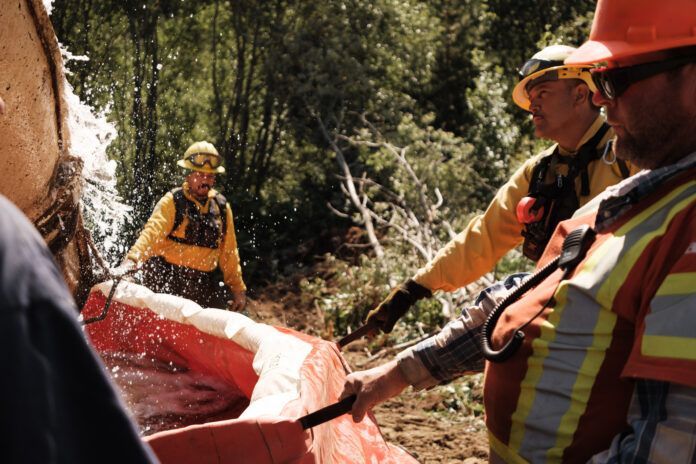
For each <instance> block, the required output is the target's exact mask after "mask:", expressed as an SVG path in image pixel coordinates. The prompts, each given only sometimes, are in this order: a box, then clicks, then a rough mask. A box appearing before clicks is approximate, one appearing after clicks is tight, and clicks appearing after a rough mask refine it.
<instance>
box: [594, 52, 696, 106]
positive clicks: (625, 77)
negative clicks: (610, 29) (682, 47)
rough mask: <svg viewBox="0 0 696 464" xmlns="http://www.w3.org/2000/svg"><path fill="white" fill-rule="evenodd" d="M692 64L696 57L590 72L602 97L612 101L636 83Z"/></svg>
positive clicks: (682, 57) (599, 69)
mask: <svg viewBox="0 0 696 464" xmlns="http://www.w3.org/2000/svg"><path fill="white" fill-rule="evenodd" d="M694 62H696V55H694V56H681V57H676V58H668V59H666V60H662V61H651V62H649V63H642V64H637V65H634V66H626V67H623V68H607V67H604V68H595V69H592V70H591V71H590V72H591V74H592V80H593V81H594V83H595V85H596V86H597V89H599V91H600V92H601V93H602V96H603V97H604V98H606V99H607V100H613V99H615V98H618V97H619V96H620V95H621V94H622V93H624V92H625V91H626V89H628V88H629V87H630V86H631V85H633V84H635V83H636V82H638V81H641V80H643V79H647V78H648V77H652V76H655V75H657V74H660V73H663V72H666V71H671V70H672V69H677V68H679V67H681V66H684V65H686V64H688V63H694Z"/></svg>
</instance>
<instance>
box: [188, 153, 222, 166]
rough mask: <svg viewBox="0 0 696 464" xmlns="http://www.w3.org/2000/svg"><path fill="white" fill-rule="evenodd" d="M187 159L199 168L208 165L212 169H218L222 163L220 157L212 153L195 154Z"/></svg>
mask: <svg viewBox="0 0 696 464" xmlns="http://www.w3.org/2000/svg"><path fill="white" fill-rule="evenodd" d="M186 159H187V160H188V161H189V163H191V164H193V165H194V166H196V167H197V168H202V167H203V166H205V165H206V164H207V165H208V166H210V168H211V169H216V168H218V167H219V166H220V164H221V163H222V160H221V159H220V157H219V156H218V155H214V154H212V153H193V154H191V155H189V157H188V158H186Z"/></svg>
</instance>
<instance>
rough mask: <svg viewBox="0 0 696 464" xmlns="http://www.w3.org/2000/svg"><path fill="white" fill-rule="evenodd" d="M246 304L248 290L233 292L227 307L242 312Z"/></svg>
mask: <svg viewBox="0 0 696 464" xmlns="http://www.w3.org/2000/svg"><path fill="white" fill-rule="evenodd" d="M245 306H246V292H232V299H231V300H230V301H228V302H227V309H228V310H230V311H235V312H240V311H242V310H243V309H244V307H245Z"/></svg>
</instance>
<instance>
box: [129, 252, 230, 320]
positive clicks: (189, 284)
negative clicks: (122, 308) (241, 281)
mask: <svg viewBox="0 0 696 464" xmlns="http://www.w3.org/2000/svg"><path fill="white" fill-rule="evenodd" d="M142 274H143V279H142V280H143V285H145V286H146V287H147V288H149V289H150V290H152V291H153V292H156V293H169V294H170V295H177V296H182V297H184V298H187V299H189V300H191V301H195V302H196V303H198V304H199V305H201V306H202V307H204V308H219V309H225V308H227V302H228V301H229V300H232V299H233V298H234V296H233V295H232V291H231V290H230V289H229V287H228V286H227V285H225V283H224V282H223V281H222V274H221V273H220V272H219V271H218V272H216V271H211V272H203V271H199V270H197V269H191V268H190V267H185V266H176V265H174V264H171V263H168V262H167V261H166V260H165V259H164V258H162V257H161V256H155V257H154V258H150V259H148V260H147V261H145V264H143V269H142Z"/></svg>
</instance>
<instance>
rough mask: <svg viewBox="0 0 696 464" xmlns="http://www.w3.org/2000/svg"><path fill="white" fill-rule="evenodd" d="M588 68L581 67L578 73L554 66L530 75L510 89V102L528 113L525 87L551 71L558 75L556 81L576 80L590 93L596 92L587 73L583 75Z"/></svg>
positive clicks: (575, 70)
mask: <svg viewBox="0 0 696 464" xmlns="http://www.w3.org/2000/svg"><path fill="white" fill-rule="evenodd" d="M589 69H590V66H582V67H580V72H579V73H578V69H577V68H575V67H573V68H570V67H568V66H566V65H562V66H554V67H551V68H545V69H542V70H539V71H537V72H535V73H532V74H530V75H528V76H526V77H525V78H524V79H522V80H521V81H519V82H518V83H517V85H516V86H515V88H514V89H512V100H513V101H514V102H515V104H516V105H517V106H519V107H520V108H522V109H523V110H525V111H529V107H530V102H529V94H528V93H527V85H528V84H529V83H530V82H531V81H533V80H535V79H538V78H540V77H541V76H543V75H544V74H547V73H549V72H551V71H557V73H558V80H561V79H578V80H581V81H583V82H584V83H585V84H587V86H588V87H589V88H590V91H591V92H593V93H594V92H596V91H597V87H596V86H595V84H594V82H592V78H591V77H590V74H589V73H588V72H585V73H584V74H585V75H583V72H582V71H584V70H589Z"/></svg>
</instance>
